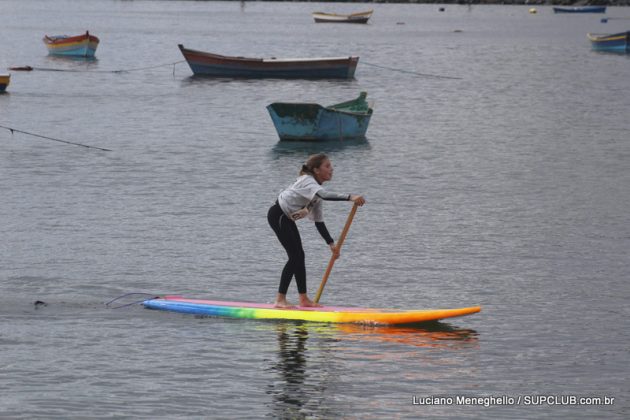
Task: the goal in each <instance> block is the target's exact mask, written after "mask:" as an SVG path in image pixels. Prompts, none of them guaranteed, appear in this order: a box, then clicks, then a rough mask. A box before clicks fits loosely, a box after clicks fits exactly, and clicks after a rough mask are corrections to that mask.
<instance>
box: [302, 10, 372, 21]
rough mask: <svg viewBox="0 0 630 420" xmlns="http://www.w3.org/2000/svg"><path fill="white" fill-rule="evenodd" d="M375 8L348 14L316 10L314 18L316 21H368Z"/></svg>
mask: <svg viewBox="0 0 630 420" xmlns="http://www.w3.org/2000/svg"><path fill="white" fill-rule="evenodd" d="M373 12H374V11H373V10H368V11H367V12H359V13H351V14H348V15H343V14H336V13H324V12H314V13H313V19H315V22H316V23H367V21H368V20H369V19H370V17H371V16H372V13H373Z"/></svg>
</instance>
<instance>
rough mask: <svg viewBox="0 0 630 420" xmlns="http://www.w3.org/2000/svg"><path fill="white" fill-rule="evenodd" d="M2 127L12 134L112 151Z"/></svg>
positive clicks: (1, 126)
mask: <svg viewBox="0 0 630 420" xmlns="http://www.w3.org/2000/svg"><path fill="white" fill-rule="evenodd" d="M0 128H4V129H7V130H9V131H10V132H11V134H13V133H22V134H26V135H29V136H33V137H39V138H41V139H46V140H52V141H56V142H59V143H65V144H71V145H73V146H81V147H86V148H88V149H97V150H102V151H104V152H111V150H110V149H104V148H102V147H97V146H88V145H87V144H81V143H75V142H72V141H68V140H61V139H56V138H53V137H48V136H42V135H41V134H35V133H29V132H28V131H23V130H18V129H17V128H12V127H6V126H4V125H0Z"/></svg>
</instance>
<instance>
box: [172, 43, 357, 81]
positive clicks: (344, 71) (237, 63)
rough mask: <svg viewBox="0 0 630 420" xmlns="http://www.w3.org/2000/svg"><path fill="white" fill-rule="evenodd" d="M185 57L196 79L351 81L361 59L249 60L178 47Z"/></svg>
mask: <svg viewBox="0 0 630 420" xmlns="http://www.w3.org/2000/svg"><path fill="white" fill-rule="evenodd" d="M179 49H180V51H181V52H182V55H183V56H184V58H185V59H186V62H188V65H189V66H190V69H191V70H192V72H193V73H194V75H195V76H210V77H241V78H282V79H351V78H353V77H354V72H355V71H356V68H357V64H358V63H359V57H356V56H348V57H326V58H284V59H281V58H275V57H271V58H247V57H230V56H225V55H219V54H213V53H209V52H203V51H197V50H191V49H188V48H185V47H184V46H183V45H182V44H179Z"/></svg>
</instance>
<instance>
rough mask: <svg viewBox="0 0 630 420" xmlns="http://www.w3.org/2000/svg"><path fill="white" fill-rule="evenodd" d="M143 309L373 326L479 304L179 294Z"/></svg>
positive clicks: (465, 311)
mask: <svg viewBox="0 0 630 420" xmlns="http://www.w3.org/2000/svg"><path fill="white" fill-rule="evenodd" d="M143 305H144V307H145V308H148V309H158V310H162V311H172V312H180V313H186V314H194V315H205V316H217V317H227V318H245V319H278V320H280V319H281V320H296V321H313V322H331V323H358V324H377V325H397V324H413V323H419V322H428V321H437V320H440V319H445V318H453V317H458V316H464V315H470V314H474V313H477V312H479V311H481V307H480V306H472V307H468V308H457V309H425V310H412V311H402V310H399V309H373V308H343V307H337V306H324V307H321V308H307V307H300V306H295V307H291V308H286V309H285V308H282V309H280V308H274V306H273V305H271V304H265V303H249V302H224V301H214V300H202V299H187V298H183V297H181V296H164V297H161V298H155V299H148V300H145V301H144V302H143Z"/></svg>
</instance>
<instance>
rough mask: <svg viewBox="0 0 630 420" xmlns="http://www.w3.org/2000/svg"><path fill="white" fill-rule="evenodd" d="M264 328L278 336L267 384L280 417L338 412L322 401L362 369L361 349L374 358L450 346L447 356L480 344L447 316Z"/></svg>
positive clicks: (283, 324) (422, 375)
mask: <svg viewBox="0 0 630 420" xmlns="http://www.w3.org/2000/svg"><path fill="white" fill-rule="evenodd" d="M264 328H269V329H273V330H275V332H276V334H277V342H278V347H277V358H275V359H274V360H272V361H271V365H270V366H269V368H268V371H269V372H272V373H273V375H271V376H270V383H269V385H268V386H267V394H269V395H270V396H271V397H272V401H271V404H270V408H271V413H270V416H271V417H274V418H291V419H294V418H308V417H313V416H315V417H321V418H333V417H335V415H334V413H333V412H328V411H329V410H330V408H329V407H326V404H322V402H325V401H326V399H327V397H328V398H330V394H331V393H335V392H338V390H339V388H340V387H343V383H344V378H343V377H344V375H352V374H353V373H356V372H354V371H353V370H356V369H357V368H358V365H355V364H354V363H355V361H353V360H355V359H356V355H357V354H358V353H361V354H362V357H363V358H365V359H368V360H377V359H378V360H382V359H388V358H392V357H393V358H396V357H404V359H405V360H417V359H418V358H424V356H426V355H427V352H426V351H425V350H426V349H430V350H432V351H433V350H435V349H441V350H444V351H445V353H444V357H445V358H451V356H450V355H449V352H450V351H452V350H461V349H470V348H476V347H477V346H478V333H477V332H476V331H475V330H471V329H461V328H456V327H453V326H451V325H449V324H446V323H442V322H433V323H422V324H417V325H407V326H399V327H388V326H364V325H358V324H317V323H291V322H281V323H277V324H276V323H273V324H269V325H268V327H264ZM348 355H352V357H350V359H348V357H347V356H348ZM401 355H402V356H401ZM424 359H425V360H427V362H428V363H432V362H431V360H430V359H426V358H424ZM348 363H350V364H348ZM344 370H345V372H344ZM410 373H411V372H406V375H407V377H409V375H410ZM417 373H418V375H419V376H418V378H417V380H423V378H425V376H426V375H428V373H427V371H426V370H425V369H422V370H419V371H418V372H417Z"/></svg>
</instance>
